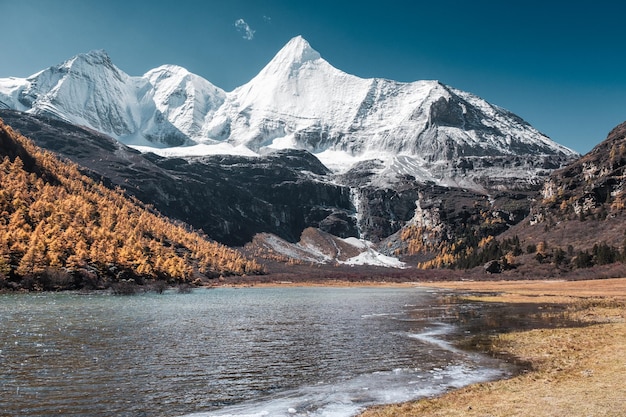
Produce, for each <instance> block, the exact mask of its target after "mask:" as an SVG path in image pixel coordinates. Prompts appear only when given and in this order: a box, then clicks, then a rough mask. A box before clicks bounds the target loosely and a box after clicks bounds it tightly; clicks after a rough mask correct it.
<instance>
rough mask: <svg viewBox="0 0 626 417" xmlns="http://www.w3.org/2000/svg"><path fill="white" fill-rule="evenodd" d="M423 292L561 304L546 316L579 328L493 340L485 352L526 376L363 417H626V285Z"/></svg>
mask: <svg viewBox="0 0 626 417" xmlns="http://www.w3.org/2000/svg"><path fill="white" fill-rule="evenodd" d="M424 285H429V286H434V287H438V288H446V289H453V290H458V291H459V292H460V294H462V297H467V298H470V299H472V300H474V301H476V300H481V301H484V302H497V303H510V304H511V305H512V304H519V303H528V304H539V305H542V304H546V305H548V304H549V305H554V304H562V305H563V306H564V307H565V309H564V310H562V312H560V313H558V312H554V311H550V312H547V313H546V314H556V315H557V318H558V319H560V320H562V322H563V323H565V322H566V321H571V320H573V321H575V322H578V325H575V326H571V327H570V326H567V327H557V328H552V329H547V328H542V329H532V330H524V331H512V332H510V333H502V334H498V335H490V336H489V337H488V338H487V339H486V340H485V339H483V340H482V341H481V343H485V342H486V344H485V345H483V346H481V347H480V348H482V349H484V350H486V351H488V352H489V353H491V354H493V355H496V356H501V357H508V358H511V360H514V361H516V362H518V363H523V364H525V365H526V367H525V369H527V370H526V371H523V372H521V373H520V374H518V375H516V376H514V377H512V378H510V379H506V380H501V381H493V382H487V383H481V384H475V385H470V386H468V387H465V388H462V389H460V390H457V391H453V392H450V393H448V394H445V395H443V396H441V397H437V398H430V399H423V400H420V401H416V402H410V403H405V404H399V405H391V406H380V407H375V408H372V409H370V410H367V411H366V412H364V413H363V414H362V415H361V416H360V417H391V416H394V417H403V416H411V417H418V416H481V417H482V416H533V417H536V416H564V417H565V416H567V417H577V416H580V417H583V416H585V417H586V416H616V417H617V416H624V415H626V384H624V380H625V379H626V356H625V355H624V352H626V278H622V279H605V280H592V281H573V282H572V281H514V282H511V281H496V282H493V281H492V282H437V283H434V284H424ZM477 293H478V295H476V294H477ZM473 340H479V339H473Z"/></svg>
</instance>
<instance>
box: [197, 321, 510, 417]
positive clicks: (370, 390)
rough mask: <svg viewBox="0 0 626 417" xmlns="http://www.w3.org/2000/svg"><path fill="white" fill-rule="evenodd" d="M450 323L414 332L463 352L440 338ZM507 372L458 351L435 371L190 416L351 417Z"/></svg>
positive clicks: (361, 379)
mask: <svg viewBox="0 0 626 417" xmlns="http://www.w3.org/2000/svg"><path fill="white" fill-rule="evenodd" d="M449 331H450V329H449V328H448V327H447V326H443V325H442V326H440V327H437V328H434V329H433V328H431V329H428V330H427V331H425V332H423V333H421V334H410V335H408V336H409V337H413V338H419V339H420V340H423V341H425V342H427V343H432V344H434V345H436V346H437V347H439V348H442V349H444V350H449V351H452V352H455V353H456V352H459V351H457V349H456V348H454V347H453V346H451V345H450V344H449V343H447V342H445V341H442V340H440V339H438V338H437V336H441V335H442V334H445V333H447V332H449ZM505 372H506V371H505V370H503V369H500V368H499V367H498V366H497V364H496V363H495V362H490V361H488V360H487V359H486V358H484V357H482V356H481V355H469V354H467V355H465V354H463V355H459V356H458V358H457V359H455V360H454V361H452V362H451V363H450V364H448V365H447V366H442V367H436V368H433V369H409V368H399V369H393V370H389V371H379V372H374V373H370V374H365V375H361V376H357V377H355V378H351V379H348V380H343V381H338V382H334V383H320V384H317V385H313V386H305V387H302V388H299V389H295V390H290V391H285V392H282V393H278V394H275V395H272V396H269V397H265V398H262V399H258V400H252V401H249V402H246V403H242V404H238V405H235V406H231V407H227V408H223V409H220V410H215V411H211V412H207V413H199V414H190V415H189V416H187V417H260V416H272V417H283V416H284V417H287V416H320V417H322V416H323V417H348V416H353V415H355V414H357V413H358V412H359V411H361V410H363V409H364V408H366V407H368V406H372V405H377V404H391V403H400V402H404V401H409V400H415V399H418V398H423V397H426V396H433V395H437V394H440V393H442V392H445V391H447V390H450V389H454V388H459V387H462V386H465V385H468V384H472V383H475V382H481V381H486V380H491V379H494V378H498V377H501V376H503V375H504V374H505Z"/></svg>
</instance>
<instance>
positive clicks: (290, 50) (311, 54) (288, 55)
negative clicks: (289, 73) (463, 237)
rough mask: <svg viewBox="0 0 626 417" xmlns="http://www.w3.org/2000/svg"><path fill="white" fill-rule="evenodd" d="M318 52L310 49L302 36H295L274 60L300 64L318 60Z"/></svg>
mask: <svg viewBox="0 0 626 417" xmlns="http://www.w3.org/2000/svg"><path fill="white" fill-rule="evenodd" d="M320 58H321V56H320V54H319V52H317V51H316V50H315V49H313V48H311V45H310V44H309V43H308V42H307V41H306V39H304V38H303V37H302V36H296V37H295V38H293V39H291V40H290V41H289V42H287V44H286V45H285V46H284V47H283V48H282V49H281V50H280V51H279V52H278V54H276V57H275V58H274V60H280V61H282V62H291V63H293V64H296V63H298V64H301V63H304V62H306V61H315V60H316V59H320Z"/></svg>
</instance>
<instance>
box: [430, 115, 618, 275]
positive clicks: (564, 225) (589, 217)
mask: <svg viewBox="0 0 626 417" xmlns="http://www.w3.org/2000/svg"><path fill="white" fill-rule="evenodd" d="M625 193H626V123H623V124H621V125H619V126H617V127H616V128H614V129H613V130H612V131H611V132H610V133H609V135H608V137H607V138H606V140H604V141H603V142H601V143H600V144H598V145H597V146H596V147H595V148H593V149H592V150H591V151H590V152H589V153H588V154H586V155H584V156H583V157H581V158H580V159H578V160H576V161H574V162H572V163H571V164H569V165H568V166H566V167H564V168H562V169H559V170H556V171H554V172H553V173H552V174H551V175H550V176H549V178H547V179H546V181H545V184H544V186H543V188H542V191H541V193H540V194H539V195H538V196H537V198H536V199H535V200H534V201H533V202H532V204H531V205H530V212H529V215H528V217H526V218H525V219H524V220H523V221H520V222H519V223H517V224H516V225H514V226H512V227H510V228H508V230H506V231H504V233H501V234H498V235H497V236H487V235H483V236H482V237H483V239H482V240H481V241H480V242H478V244H477V245H474V247H472V249H471V251H465V252H459V251H458V250H456V251H454V250H451V249H452V246H451V245H446V246H445V247H444V249H445V250H443V251H441V250H440V251H438V253H437V256H436V257H435V262H433V263H431V264H437V265H448V266H454V267H462V268H464V267H474V266H478V265H483V264H484V265H485V268H486V269H487V270H488V271H489V272H502V271H503V270H506V269H509V270H508V271H506V273H507V274H510V275H511V276H525V277H531V278H532V277H545V276H558V275H569V276H582V277H589V276H590V274H594V276H610V277H616V276H624V275H623V274H624V273H625V271H626V266H624V265H623V263H624V262H626V194H625ZM438 249H439V248H438ZM609 264H610V265H611V266H607V267H603V268H604V269H598V270H597V271H595V272H592V273H590V272H588V268H590V267H601V266H602V265H609Z"/></svg>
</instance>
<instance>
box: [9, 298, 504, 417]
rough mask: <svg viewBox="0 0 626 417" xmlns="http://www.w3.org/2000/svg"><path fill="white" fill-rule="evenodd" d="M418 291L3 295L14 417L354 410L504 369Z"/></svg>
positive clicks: (347, 412) (339, 412)
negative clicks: (459, 345)
mask: <svg viewBox="0 0 626 417" xmlns="http://www.w3.org/2000/svg"><path fill="white" fill-rule="evenodd" d="M443 315H445V311H444V310H442V307H441V306H438V305H437V303H436V301H435V296H434V295H433V294H430V293H429V292H427V291H425V290H423V289H418V288H396V289H392V288H246V289H232V288H220V289H213V290H206V289H199V290H196V291H194V292H193V293H191V294H177V293H173V292H172V293H166V294H164V295H156V294H147V295H140V296H133V297H113V296H109V295H102V294H90V295H79V294H67V293H66V294H36V295H32V294H22V295H1V296H0V323H1V327H0V410H4V411H5V413H6V414H7V415H15V416H18V415H20V416H21V415H29V416H44V415H53V414H54V415H66V416H79V415H80V416H113V415H115V416H177V415H187V414H194V413H197V414H199V415H201V416H213V415H215V416H218V415H219V416H223V415H268V416H281V415H319V416H349V415H352V414H354V413H356V412H357V411H358V410H359V409H361V408H363V407H364V406H367V405H372V404H378V403H389V402H397V401H404V400H409V399H413V398H417V397H421V396H424V395H432V394H435V393H437V392H441V391H442V390H445V389H449V388H451V387H457V386H461V385H464V384H467V383H470V382H473V381H476V380H483V379H487V378H494V377H497V376H499V375H501V374H502V372H503V371H502V370H500V369H498V368H497V364H494V363H493V362H491V361H489V360H488V359H486V358H483V357H481V356H479V355H474V354H468V353H465V352H461V351H458V350H456V349H453V348H451V347H450V346H449V345H448V344H447V343H446V342H444V341H443V340H442V339H440V338H439V335H440V334H444V333H446V332H448V331H449V327H448V326H446V325H443V324H441V321H442V320H441V319H442V316H443Z"/></svg>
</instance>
